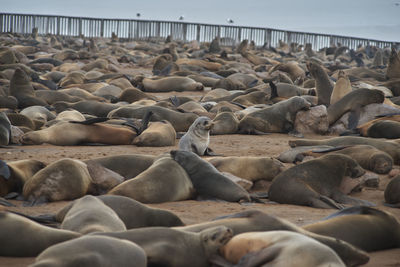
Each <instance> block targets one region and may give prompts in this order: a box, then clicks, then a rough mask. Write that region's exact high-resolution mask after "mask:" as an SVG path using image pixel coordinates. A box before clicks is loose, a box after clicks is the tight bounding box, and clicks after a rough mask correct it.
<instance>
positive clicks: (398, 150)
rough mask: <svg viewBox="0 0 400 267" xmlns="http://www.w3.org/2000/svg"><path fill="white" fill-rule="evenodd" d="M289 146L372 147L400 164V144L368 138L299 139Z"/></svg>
mask: <svg viewBox="0 0 400 267" xmlns="http://www.w3.org/2000/svg"><path fill="white" fill-rule="evenodd" d="M289 145H290V146H291V147H296V146H314V145H328V146H335V147H337V146H351V145H370V146H373V147H375V148H377V149H379V150H381V151H384V152H386V153H388V154H389V155H390V156H391V157H392V158H393V162H394V164H399V163H400V144H397V143H393V142H388V141H384V140H379V139H374V138H368V137H355V136H341V137H333V138H329V139H325V140H313V139H301V140H300V139H299V140H290V141H289Z"/></svg>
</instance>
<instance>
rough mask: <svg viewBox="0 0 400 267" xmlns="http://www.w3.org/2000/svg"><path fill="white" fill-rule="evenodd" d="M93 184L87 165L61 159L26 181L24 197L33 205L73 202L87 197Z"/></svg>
mask: <svg viewBox="0 0 400 267" xmlns="http://www.w3.org/2000/svg"><path fill="white" fill-rule="evenodd" d="M91 182H92V178H91V176H90V174H89V171H88V169H87V166H86V164H84V163H83V162H81V161H79V160H74V159H68V158H65V159H60V160H58V161H55V162H53V163H51V164H50V165H48V166H47V167H46V168H44V169H42V170H40V171H38V172H37V173H36V174H35V175H34V176H33V177H32V178H31V179H29V180H28V181H26V182H25V185H24V188H23V196H24V198H25V199H26V200H28V201H29V202H31V203H43V202H47V201H58V200H71V199H75V198H79V197H82V196H83V195H85V194H86V192H87V191H88V189H89V186H90V184H91Z"/></svg>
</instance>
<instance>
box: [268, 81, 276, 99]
mask: <svg viewBox="0 0 400 267" xmlns="http://www.w3.org/2000/svg"><path fill="white" fill-rule="evenodd" d="M269 87H270V88H271V96H270V97H269V99H274V98H277V97H278V88H277V87H276V85H275V84H274V83H273V82H272V81H270V82H269Z"/></svg>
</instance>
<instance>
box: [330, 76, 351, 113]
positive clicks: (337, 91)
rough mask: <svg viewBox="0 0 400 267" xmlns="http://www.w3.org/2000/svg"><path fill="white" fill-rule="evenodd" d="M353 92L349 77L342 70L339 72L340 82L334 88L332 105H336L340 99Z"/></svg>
mask: <svg viewBox="0 0 400 267" xmlns="http://www.w3.org/2000/svg"><path fill="white" fill-rule="evenodd" d="M351 91H352V88H351V84H350V80H349V77H347V75H346V73H345V72H344V71H342V70H340V71H339V74H338V80H337V81H336V84H335V86H334V87H333V91H332V95H331V100H330V104H331V105H332V104H334V103H336V102H337V101H338V100H339V99H341V98H342V97H344V96H345V95H347V94H348V93H350V92H351Z"/></svg>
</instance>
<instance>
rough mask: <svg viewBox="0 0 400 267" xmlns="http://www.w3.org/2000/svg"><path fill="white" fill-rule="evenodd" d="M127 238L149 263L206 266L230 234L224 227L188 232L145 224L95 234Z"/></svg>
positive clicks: (154, 264)
mask: <svg viewBox="0 0 400 267" xmlns="http://www.w3.org/2000/svg"><path fill="white" fill-rule="evenodd" d="M97 235H99V236H110V237H116V238H120V239H126V240H129V241H131V242H134V243H136V244H138V245H139V246H140V247H142V248H143V249H144V251H145V252H146V254H147V260H148V264H149V266H193V267H206V266H209V265H210V264H209V260H210V259H211V258H212V257H213V256H214V255H216V254H217V253H218V250H219V248H220V247H221V246H223V245H225V244H226V242H228V241H229V239H230V238H231V237H232V230H231V229H229V228H227V227H225V226H218V227H213V228H209V229H205V230H203V231H201V232H200V233H191V232H187V231H181V230H177V229H172V228H166V227H146V228H140V229H131V230H128V231H124V232H114V233H99V234H96V236H97Z"/></svg>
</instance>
